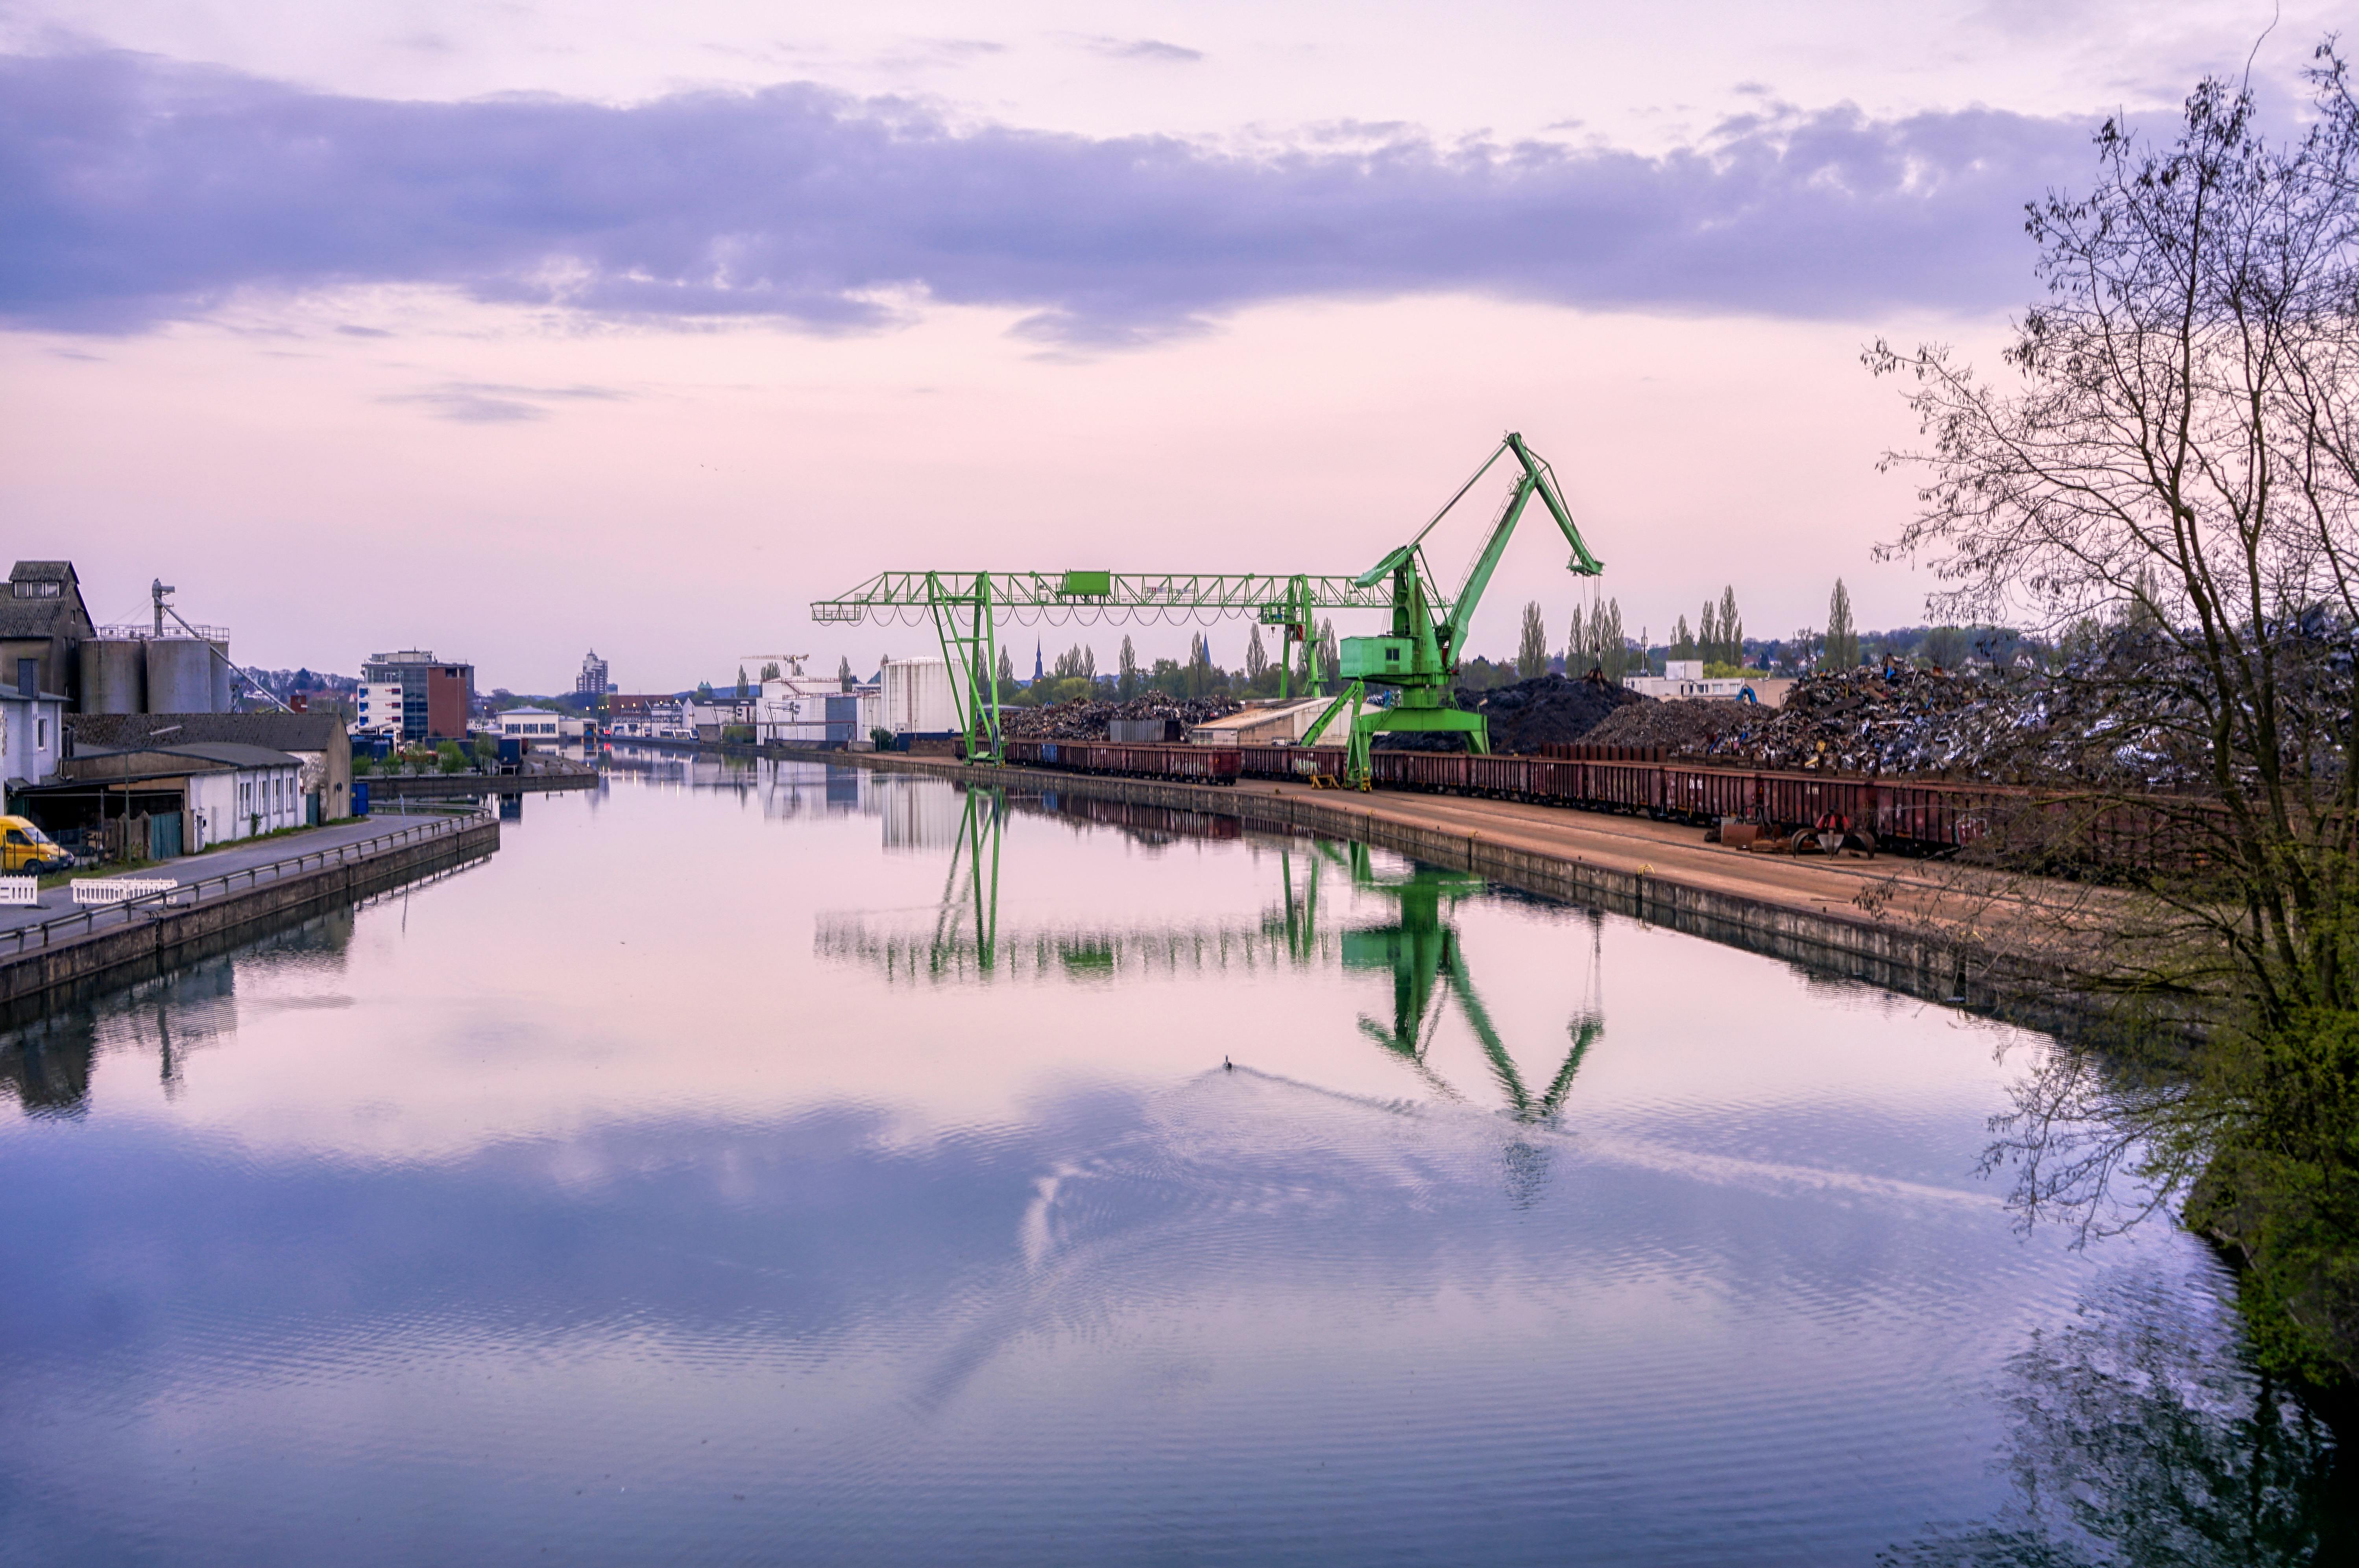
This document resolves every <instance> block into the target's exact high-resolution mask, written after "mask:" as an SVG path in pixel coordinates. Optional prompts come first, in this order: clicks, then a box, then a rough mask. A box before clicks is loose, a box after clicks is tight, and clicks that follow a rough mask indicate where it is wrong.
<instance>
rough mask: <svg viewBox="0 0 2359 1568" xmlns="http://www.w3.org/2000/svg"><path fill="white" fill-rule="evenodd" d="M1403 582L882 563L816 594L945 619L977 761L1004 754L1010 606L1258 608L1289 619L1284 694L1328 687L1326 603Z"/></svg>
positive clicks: (1096, 612) (1114, 610)
mask: <svg viewBox="0 0 2359 1568" xmlns="http://www.w3.org/2000/svg"><path fill="white" fill-rule="evenodd" d="M1391 603H1392V591H1391V589H1388V588H1386V586H1385V585H1384V584H1383V583H1382V582H1381V581H1379V580H1376V579H1367V580H1362V579H1354V578H1347V577H1310V576H1305V575H1302V574H1299V573H1298V574H1295V575H1292V576H1286V575H1282V574H1281V575H1269V574H1262V573H1253V572H1093V571H1067V572H879V573H878V574H877V575H876V576H875V577H873V578H870V579H868V580H867V581H866V582H864V583H862V584H861V585H860V586H859V587H857V588H855V589H852V590H851V591H850V592H848V593H844V594H841V595H839V596H837V597H836V598H834V599H822V600H814V601H813V602H812V604H811V607H810V612H811V619H812V620H814V621H824V622H859V621H864V620H871V619H873V620H875V621H879V622H889V621H895V620H917V619H925V620H929V621H931V622H933V627H934V633H935V636H936V637H937V638H938V639H939V640H940V643H941V649H942V659H943V661H944V663H946V664H947V665H949V666H950V671H951V696H952V697H953V699H954V700H955V702H956V704H957V706H958V710H959V711H958V719H959V729H960V730H962V731H963V732H964V734H965V736H966V754H967V757H968V760H969V761H972V762H999V761H1001V760H1002V752H1001V746H1000V739H1001V737H1000V723H999V682H998V679H997V665H998V663H999V644H998V640H997V631H996V622H997V621H998V618H999V617H1000V616H1001V615H1003V614H1007V615H1014V616H1017V617H1019V618H1020V617H1023V616H1026V615H1030V614H1037V615H1038V616H1039V617H1041V618H1045V619H1048V620H1049V621H1051V622H1056V623H1059V624H1061V623H1063V622H1067V621H1075V620H1078V621H1083V622H1101V621H1104V622H1121V621H1141V620H1149V621H1151V620H1158V619H1165V618H1169V619H1197V618H1201V617H1203V616H1213V617H1220V616H1230V615H1251V616H1254V617H1255V618H1256V619H1257V620H1258V621H1260V622H1261V623H1262V624H1263V625H1265V626H1276V627H1280V628H1282V629H1283V633H1284V635H1283V641H1282V642H1281V643H1280V646H1279V657H1278V667H1279V673H1278V694H1279V695H1280V696H1281V697H1284V696H1286V695H1288V687H1289V686H1290V684H1291V683H1292V682H1293V681H1294V680H1295V679H1296V678H1297V675H1296V664H1297V661H1298V659H1299V664H1300V675H1299V678H1300V680H1301V682H1302V690H1303V692H1304V694H1305V695H1308V694H1310V692H1311V691H1313V690H1314V689H1315V688H1316V685H1317V679H1318V673H1317V665H1316V660H1315V657H1314V652H1315V649H1316V646H1317V640H1318V625H1317V617H1318V613H1319V612H1320V611H1330V610H1383V609H1385V608H1386V607H1387V606H1389V605H1390V604H1391Z"/></svg>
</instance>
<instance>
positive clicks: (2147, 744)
mask: <svg viewBox="0 0 2359 1568" xmlns="http://www.w3.org/2000/svg"><path fill="white" fill-rule="evenodd" d="M2155 667H2156V666H2152V665H2149V666H2147V670H2148V676H2147V678H2145V679H2142V680H2137V681H2128V680H2123V679H2118V678H2114V677H2113V676H2111V675H2108V674H2104V673H2103V672H2095V671H2092V670H2087V669H2082V668H2079V667H2077V666H2075V667H2071V668H2067V669H2066V670H2063V671H2060V672H2056V673H2053V674H2050V673H2046V672H2040V671H2035V670H2028V669H2014V670H2005V671H1994V672H1991V673H1988V674H1984V675H1979V676H1974V675H1950V674H1945V673H1943V672H1941V671H1939V670H1918V669H1908V668H1895V669H1887V670H1881V671H1879V670H1867V669H1860V670H1846V671H1843V672H1840V673H1831V674H1826V675H1815V676H1808V677H1806V678H1804V679H1802V680H1800V681H1798V682H1796V683H1795V685H1794V687H1793V689H1792V690H1790V691H1788V693H1787V694H1786V701H1785V704H1784V706H1782V707H1779V708H1755V707H1752V706H1749V705H1739V704H1723V705H1721V706H1722V707H1723V708H1724V709H1725V710H1726V712H1727V714H1728V716H1729V717H1728V718H1727V719H1726V720H1725V721H1724V725H1723V728H1722V729H1721V730H1720V731H1719V732H1718V733H1717V734H1714V735H1711V736H1708V737H1703V738H1701V739H1699V740H1696V741H1680V740H1674V739H1670V738H1669V737H1666V738H1665V739H1664V740H1662V741H1658V742H1655V743H1659V744H1669V745H1679V746H1682V747H1683V749H1684V751H1685V752H1686V753H1687V754H1689V755H1691V756H1708V757H1712V758H1714V759H1718V760H1724V761H1727V762H1738V763H1744V764H1746V765H1750V766H1754V767H1763V768H1780V769H1801V770H1805V771H1819V770H1823V771H1827V772H1833V773H1928V774H1938V775H1942V776H1946V777H1951V778H1967V779H1980V780H1987V781H1991V782H1995V783H2021V784H2029V783H2043V782H2059V781H2064V780H2071V781H2074V782H2076V783H2080V784H2102V785H2108V786H2113V787H2119V788H2135V789H2157V788H2161V789H2170V788H2179V787H2183V786H2186V785H2188V784H2196V783H2198V782H2200V780H2201V776H2202V755H2201V752H2202V748H2201V742H2200V737H2199V736H2198V735H2197V732H2196V730H2195V729H2190V726H2189V725H2188V724H2187V723H2186V722H2184V719H2185V716H2186V708H2187V705H2186V703H2185V702H2184V701H2183V700H2182V697H2183V694H2178V693H2174V692H2173V691H2172V690H2170V689H2168V688H2169V685H2170V683H2169V682H2167V681H2158V680H2157V679H2154V678H2152V675H2151V672H2152V671H2153V669H2154V668H2155ZM1658 706H1659V707H1661V708H1687V707H1705V706H1710V705H1707V704H1690V703H1664V704H1660V705H1658ZM2198 728H2200V727H2198ZM1602 738H1603V739H1608V740H1613V741H1625V740H1626V737H1625V736H1624V735H1622V734H1619V733H1616V734H1614V735H1610V736H1604V737H1602ZM2190 739H2193V741H2194V743H2193V744H2190Z"/></svg>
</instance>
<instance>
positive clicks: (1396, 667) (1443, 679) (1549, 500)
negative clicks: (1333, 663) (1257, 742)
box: [1302, 430, 1605, 789]
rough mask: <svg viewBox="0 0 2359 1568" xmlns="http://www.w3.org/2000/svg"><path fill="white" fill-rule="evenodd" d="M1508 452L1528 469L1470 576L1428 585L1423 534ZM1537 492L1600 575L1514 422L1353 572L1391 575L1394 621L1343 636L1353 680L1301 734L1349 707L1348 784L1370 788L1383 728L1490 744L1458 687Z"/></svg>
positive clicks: (1579, 568)
mask: <svg viewBox="0 0 2359 1568" xmlns="http://www.w3.org/2000/svg"><path fill="white" fill-rule="evenodd" d="M1510 453H1512V454H1514V456H1515V459H1516V461H1517V463H1518V464H1519V465H1521V467H1522V469H1523V472H1522V473H1520V474H1518V475H1517V478H1516V483H1515V488H1514V489H1513V490H1511V491H1510V492H1508V494H1507V498H1506V502H1505V503H1503V504H1502V505H1501V507H1500V509H1499V515H1498V517H1497V518H1496V519H1495V521H1494V522H1493V523H1492V524H1491V535H1490V537H1489V538H1488V539H1486V540H1485V541H1484V545H1483V548H1482V550H1481V551H1480V552H1479V553H1478V554H1477V555H1476V556H1475V557H1474V564H1473V567H1471V568H1468V570H1467V573H1466V580H1465V582H1463V583H1462V584H1461V585H1460V587H1459V589H1458V592H1457V594H1456V595H1455V596H1454V597H1452V598H1451V599H1447V600H1444V599H1442V598H1440V597H1439V596H1438V595H1436V594H1434V593H1432V592H1431V591H1430V589H1428V587H1427V586H1426V585H1427V583H1428V582H1429V581H1430V579H1431V578H1432V575H1433V574H1432V568H1430V566H1429V565H1428V564H1427V562H1426V560H1425V551H1424V548H1423V546H1424V543H1425V539H1426V535H1430V534H1431V533H1432V532H1433V530H1434V528H1435V526H1436V525H1437V524H1440V521H1441V520H1442V519H1443V518H1444V517H1446V516H1448V515H1449V514H1450V511H1451V507H1454V506H1456V505H1457V504H1458V503H1459V502H1461V501H1462V500H1463V499H1465V496H1466V492H1468V491H1470V490H1473V488H1474V486H1475V485H1476V484H1477V483H1479V482H1480V481H1481V480H1482V478H1483V476H1484V474H1486V473H1488V472H1489V471H1490V470H1491V468H1492V465H1493V464H1495V463H1496V462H1497V461H1498V460H1500V459H1501V458H1502V457H1505V456H1506V455H1508V454H1510ZM1535 495H1537V496H1538V497H1539V499H1540V503H1541V504H1542V505H1543V506H1545V507H1547V508H1548V513H1549V516H1550V517H1553V518H1554V519H1556V525H1557V527H1558V528H1559V529H1560V530H1562V532H1563V534H1564V537H1565V542H1566V543H1567V544H1569V545H1571V546H1572V559H1571V561H1570V562H1569V563H1567V566H1566V569H1567V570H1568V571H1570V572H1571V573H1572V574H1573V575H1574V576H1576V577H1595V576H1597V575H1598V574H1599V573H1601V572H1603V570H1604V569H1605V565H1604V563H1603V562H1602V561H1600V560H1599V559H1598V558H1597V557H1595V556H1593V555H1591V554H1590V553H1589V546H1587V545H1585V544H1583V543H1582V538H1581V530H1580V529H1579V528H1577V527H1575V526H1574V525H1573V521H1572V514H1571V511H1570V510H1568V509H1567V508H1566V506H1565V503H1564V496H1563V494H1562V493H1561V492H1560V491H1559V490H1558V488H1557V483H1556V474H1555V472H1554V470H1551V469H1550V468H1549V465H1548V463H1547V461H1546V460H1544V459H1542V458H1540V457H1539V456H1538V454H1536V453H1534V452H1533V451H1532V449H1530V448H1528V447H1527V446H1525V445H1524V438H1523V437H1522V436H1520V435H1518V434H1517V433H1516V432H1515V431H1512V430H1511V431H1509V432H1508V433H1507V435H1506V438H1504V439H1502V440H1501V441H1500V443H1499V445H1498V447H1497V448H1496V449H1495V450H1494V451H1493V452H1492V453H1491V455H1490V456H1489V457H1488V458H1485V459H1484V460H1483V466H1482V467H1481V468H1478V469H1476V470H1474V475H1473V478H1472V479H1469V480H1468V481H1466V482H1465V483H1464V484H1462V485H1461V486H1459V488H1458V493H1457V494H1455V495H1453V496H1451V498H1450V501H1449V503H1448V504H1447V505H1444V506H1443V507H1442V509H1441V510H1440V511H1439V512H1437V513H1435V514H1433V517H1432V520H1431V521H1430V522H1429V523H1427V524H1426V525H1425V526H1424V527H1422V528H1420V529H1419V530H1418V531H1417V534H1416V535H1415V537H1413V538H1411V539H1410V540H1409V542H1408V544H1406V545H1403V546H1400V547H1399V548H1398V549H1397V550H1394V551H1393V552H1392V553H1391V554H1389V555H1387V556H1386V557H1385V558H1384V559H1383V560H1380V561H1378V562H1377V563H1376V564H1375V566H1373V567H1370V568H1368V569H1367V570H1366V571H1364V572H1363V573H1361V574H1360V575H1359V576H1358V577H1356V578H1354V579H1352V581H1353V586H1354V587H1357V588H1361V589H1367V588H1371V587H1374V586H1375V585H1377V584H1380V583H1383V582H1385V581H1386V579H1391V595H1390V598H1391V608H1392V612H1393V623H1392V630H1391V632H1390V633H1388V634H1386V635H1384V636H1378V637H1346V638H1345V639H1343V649H1342V660H1341V664H1342V668H1341V672H1340V673H1341V674H1342V676H1343V679H1344V680H1345V681H1347V682H1349V683H1350V684H1349V685H1347V686H1345V687H1344V688H1343V692H1342V694H1341V695H1339V696H1338V697H1336V698H1335V701H1334V702H1333V704H1332V705H1331V706H1330V707H1329V708H1328V709H1327V711H1326V712H1324V713H1322V714H1321V715H1320V716H1319V719H1318V722H1317V723H1315V724H1314V725H1312V726H1311V728H1310V731H1309V732H1308V733H1306V734H1305V735H1304V736H1303V738H1302V743H1303V744H1304V745H1306V746H1313V745H1317V744H1318V743H1319V740H1320V738H1321V736H1322V735H1324V734H1325V733H1326V731H1327V730H1328V727H1329V726H1330V725H1331V724H1332V723H1333V722H1334V721H1335V720H1336V719H1339V718H1342V717H1343V716H1344V714H1345V713H1346V712H1347V711H1348V713H1349V715H1350V717H1349V719H1347V720H1346V722H1347V726H1348V732H1347V739H1346V741H1345V742H1344V754H1343V783H1345V784H1350V785H1353V786H1355V787H1357V788H1360V789H1365V788H1367V787H1368V784H1369V779H1370V776H1371V770H1370V767H1369V763H1368V752H1369V749H1370V747H1371V745H1372V744H1373V742H1374V741H1375V737H1376V736H1377V735H1378V734H1380V733H1384V732H1386V731H1396V732H1400V731H1407V732H1411V733H1422V734H1434V733H1451V732H1454V733H1458V734H1462V735H1464V736H1465V737H1466V745H1467V749H1468V750H1469V751H1473V752H1488V751H1490V749H1491V740H1490V732H1489V729H1488V727H1487V726H1486V725H1485V724H1484V719H1483V716H1482V715H1481V714H1479V713H1468V712H1465V711H1464V710H1462V708H1459V707H1458V705H1457V703H1456V701H1455V700H1453V697H1452V693H1453V690H1454V688H1455V687H1456V686H1457V684H1458V665H1459V661H1460V659H1461V658H1462V656H1463V654H1464V652H1465V648H1466V639H1467V634H1468V633H1469V631H1470V630H1471V628H1472V627H1473V621H1474V611H1475V607H1476V606H1478V605H1480V604H1481V603H1482V602H1483V591H1484V589H1486V588H1488V587H1490V585H1491V574H1492V573H1493V572H1494V571H1495V570H1497V569H1498V566H1499V557H1501V556H1502V555H1504V554H1505V553H1506V548H1507V541H1508V539H1509V538H1511V537H1512V536H1513V535H1514V534H1515V532H1516V524H1517V521H1518V520H1519V519H1520V518H1521V517H1522V516H1523V514H1524V508H1525V507H1526V506H1527V505H1528V504H1529V503H1530V502H1531V499H1532V497H1534V496H1535ZM1369 687H1377V688H1379V690H1381V691H1385V692H1388V693H1390V694H1392V700H1391V701H1390V702H1389V703H1386V704H1384V705H1383V706H1379V707H1373V708H1365V707H1364V704H1365V703H1366V702H1367V699H1368V688H1369Z"/></svg>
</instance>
